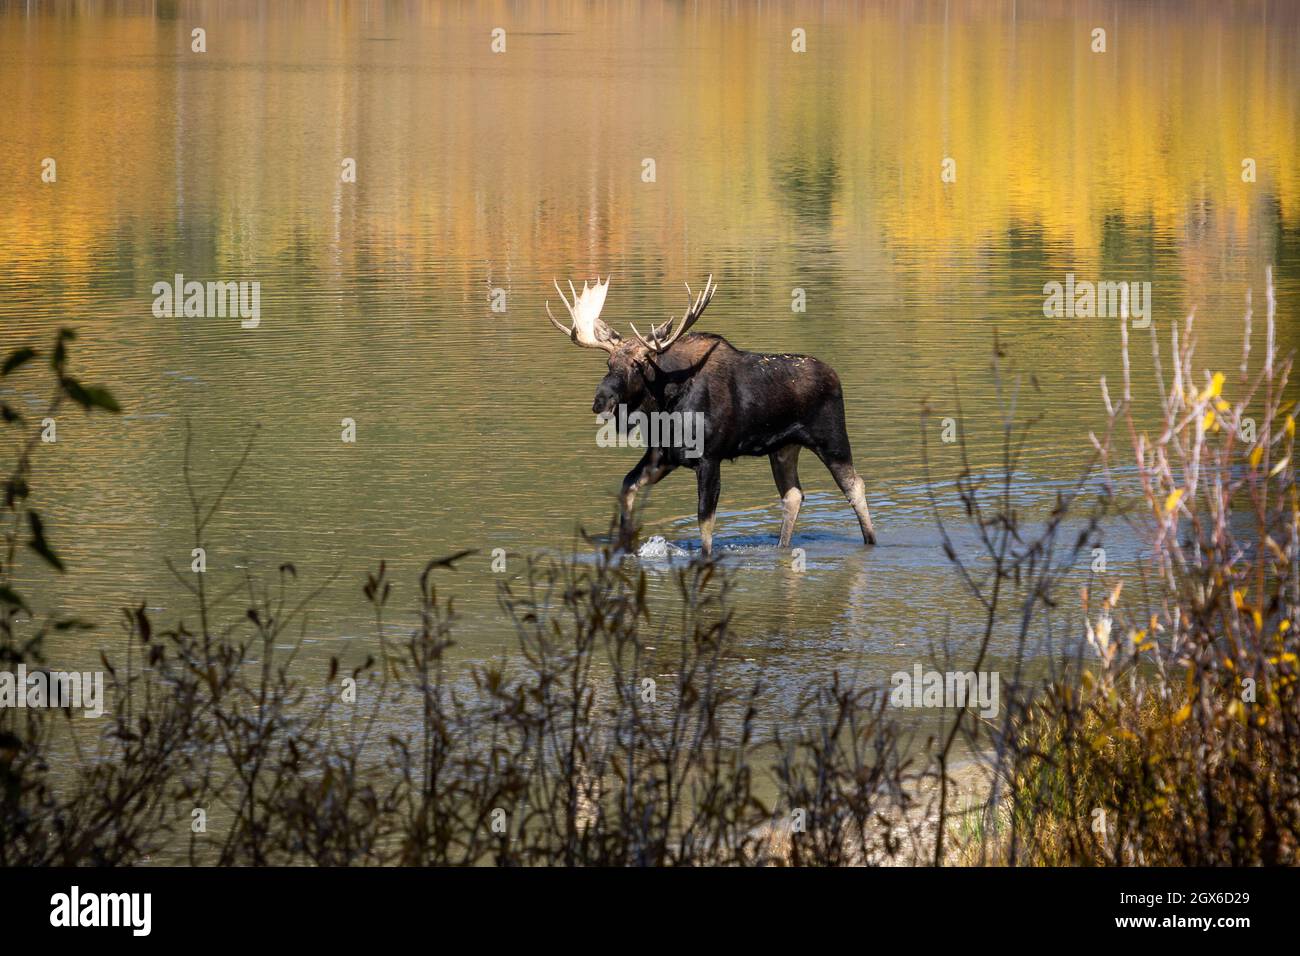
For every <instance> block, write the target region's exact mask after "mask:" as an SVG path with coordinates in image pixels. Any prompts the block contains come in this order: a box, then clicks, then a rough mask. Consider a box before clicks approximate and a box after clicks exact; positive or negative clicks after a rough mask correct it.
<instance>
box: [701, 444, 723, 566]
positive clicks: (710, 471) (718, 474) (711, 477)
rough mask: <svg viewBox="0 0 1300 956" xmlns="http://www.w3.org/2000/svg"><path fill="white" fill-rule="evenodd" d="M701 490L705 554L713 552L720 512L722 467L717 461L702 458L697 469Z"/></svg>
mask: <svg viewBox="0 0 1300 956" xmlns="http://www.w3.org/2000/svg"><path fill="white" fill-rule="evenodd" d="M695 477H696V479H697V480H698V484H699V491H700V509H699V518H700V544H701V545H702V547H703V548H704V554H705V556H706V557H707V556H709V555H711V554H712V553H713V519H714V518H715V517H716V516H717V514H718V494H719V492H721V490H722V468H721V464H720V463H719V462H716V461H709V460H708V459H704V460H702V461H701V462H700V463H699V465H697V466H696V469H695Z"/></svg>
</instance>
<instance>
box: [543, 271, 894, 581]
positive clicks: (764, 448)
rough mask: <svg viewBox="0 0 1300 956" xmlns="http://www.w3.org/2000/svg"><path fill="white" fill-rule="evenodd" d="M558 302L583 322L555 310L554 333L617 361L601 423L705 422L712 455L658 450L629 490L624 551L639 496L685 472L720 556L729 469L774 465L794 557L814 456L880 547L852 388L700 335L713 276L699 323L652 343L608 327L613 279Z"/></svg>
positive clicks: (709, 543) (808, 360)
mask: <svg viewBox="0 0 1300 956" xmlns="http://www.w3.org/2000/svg"><path fill="white" fill-rule="evenodd" d="M555 291H556V292H558V293H559V295H560V299H561V300H562V301H563V302H564V307H565V308H566V309H568V311H569V317H570V319H571V320H572V321H571V322H570V324H569V326H568V327H567V328H566V327H565V326H564V325H563V324H562V323H561V322H560V321H559V320H558V319H556V318H555V315H554V314H552V312H551V305H550V303H549V302H547V304H546V314H547V315H548V316H550V319H551V323H552V324H553V325H554V326H555V327H556V328H557V329H559V330H560V331H561V332H563V333H564V334H565V335H566V336H567V337H568V339H569V340H570V341H571V342H573V343H574V344H575V345H580V346H582V347H583V348H589V349H602V350H604V351H605V352H607V353H608V354H609V371H608V373H607V374H606V375H605V377H604V378H603V379H601V382H600V385H599V387H597V389H596V398H595V401H593V402H592V405H591V409H592V411H593V412H595V413H596V414H597V415H602V416H603V415H612V414H614V412H615V410H616V409H617V408H618V406H619V405H620V404H621V405H624V406H625V407H626V408H627V409H629V410H634V411H640V412H643V413H646V414H651V413H669V414H671V413H681V415H682V417H683V418H685V417H686V416H700V417H699V419H698V420H701V421H703V423H704V438H703V446H702V448H701V449H696V450H695V452H696V453H695V454H694V455H692V454H689V453H688V452H687V450H686V449H684V448H682V447H678V446H673V445H671V444H670V445H667V446H664V445H659V446H652V447H647V449H646V452H645V454H644V455H642V457H641V460H640V461H639V462H637V465H636V467H635V468H633V469H632V470H631V471H630V472H628V474H627V477H626V478H624V479H623V490H622V495H621V497H620V499H619V505H620V507H619V541H618V545H619V547H622V548H630V547H631V545H632V538H633V535H634V533H635V529H634V524H633V520H632V515H633V506H634V505H635V503H636V495H637V492H638V491H640V490H641V489H642V488H645V487H647V486H649V485H653V484H656V483H657V482H659V481H660V480H662V479H663V478H664V477H665V476H666V475H668V474H669V473H670V472H672V471H673V470H674V469H675V468H678V467H681V466H685V467H687V468H691V469H694V471H695V475H696V479H697V483H698V486H699V509H698V515H699V519H700V539H701V542H702V545H703V549H704V553H705V554H706V555H709V554H711V553H712V550H713V521H714V517H715V515H716V513H717V509H718V493H719V491H720V489H721V466H722V461H723V460H724V459H727V460H731V459H735V458H738V457H740V456H741V455H755V456H756V455H767V456H768V459H769V460H770V461H771V463H772V477H773V478H775V479H776V489H777V492H778V493H779V494H780V496H781V504H782V511H783V514H784V520H783V521H782V523H781V542H780V547H782V548H784V547H787V546H788V545H789V544H790V535H791V534H792V533H793V531H794V522H795V519H796V518H797V517H798V516H799V507H800V505H802V504H803V497H804V496H803V490H802V489H801V488H800V485H799V473H798V470H797V465H798V461H799V451H800V449H803V448H809V449H811V450H812V452H813V454H815V455H816V456H817V457H818V458H820V459H821V461H822V464H824V465H825V466H826V467H827V469H829V470H830V473H831V476H832V477H833V478H834V479H835V483H836V484H837V485H839V487H840V490H841V491H842V492H844V495H845V497H847V498H848V500H849V503H850V504H851V505H852V506H853V510H854V512H855V513H856V514H857V517H858V524H859V526H860V527H861V528H862V539H863V541H864V542H865V543H866V544H871V545H874V544H875V543H876V535H875V531H874V529H873V528H872V525H871V514H870V512H869V511H868V510H867V498H866V491H865V486H864V485H863V482H862V478H861V477H860V476H859V475H858V473H857V471H855V470H854V468H853V453H852V451H851V450H850V449H849V437H848V433H847V431H846V430H845V426H844V395H843V393H842V391H841V390H840V379H839V376H838V375H836V374H835V370H834V369H832V368H831V367H830V366H829V365H827V364H825V363H824V362H820V361H818V360H817V359H815V358H812V357H811V356H807V355H788V354H780V355H769V354H764V353H761V352H746V351H743V350H741V349H738V348H736V347H735V346H733V345H732V344H731V343H730V342H728V341H727V340H726V339H724V338H723V337H722V336H720V335H713V334H711V333H701V332H691V333H690V334H689V335H688V334H687V333H688V332H690V329H691V327H692V326H693V325H695V323H696V322H697V321H698V320H699V318H700V316H701V315H703V314H704V310H705V309H706V308H708V305H709V303H710V302H711V301H712V300H713V294H714V292H716V291H717V286H716V285H714V283H713V276H709V279H708V281H707V282H706V283H705V286H704V291H702V292H700V293H699V294H698V295H696V296H694V297H692V295H691V287H690V284H689V283H688V284H686V296H687V311H686V313H685V315H683V316H682V318H681V321H680V322H677V321H676V320H675V319H674V318H669V319H668V321H666V322H664V323H663V324H662V325H654V324H651V326H650V331H649V335H648V336H643V335H642V334H641V333H640V332H639V331H637V328H636V326H635V325H633V326H632V334H633V336H635V338H634V339H624V338H622V337H621V336H620V335H619V334H618V333H617V332H616V331H614V329H612V328H610V326H609V325H607V324H606V323H605V322H604V321H603V320H602V319H601V317H600V312H601V309H602V308H603V307H604V305H605V296H606V293H607V292H608V291H609V279H608V278H607V279H606V280H605V281H604V282H601V281H600V279H599V277H597V279H596V283H595V286H594V287H591V288H589V287H588V286H587V283H586V282H583V284H582V291H581V292H579V291H577V290H575V289H574V287H573V283H572V282H570V283H569V292H570V294H571V295H572V297H573V301H572V302H570V301H569V300H568V299H566V298H565V296H564V292H563V291H562V290H561V289H560V284H559V283H558V282H556V283H555ZM674 323H675V326H674Z"/></svg>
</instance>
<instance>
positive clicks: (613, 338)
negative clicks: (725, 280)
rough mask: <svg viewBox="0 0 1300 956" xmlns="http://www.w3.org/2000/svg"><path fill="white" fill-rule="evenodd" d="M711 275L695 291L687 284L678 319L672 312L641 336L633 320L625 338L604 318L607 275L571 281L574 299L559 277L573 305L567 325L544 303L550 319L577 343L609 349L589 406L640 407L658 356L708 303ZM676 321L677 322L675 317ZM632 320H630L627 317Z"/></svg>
mask: <svg viewBox="0 0 1300 956" xmlns="http://www.w3.org/2000/svg"><path fill="white" fill-rule="evenodd" d="M717 288H718V287H717V286H715V285H714V284H713V276H709V278H708V280H707V281H706V282H705V284H704V291H703V292H701V293H699V294H698V295H694V296H693V295H692V293H691V287H690V284H689V283H688V284H687V285H686V298H687V301H686V305H687V308H686V313H685V314H684V315H683V316H682V319H681V321H680V322H677V320H676V319H674V318H670V319H669V320H668V321H667V322H665V323H663V324H662V325H651V326H650V335H649V337H646V336H643V335H642V334H641V333H640V332H638V331H637V328H636V326H635V325H632V326H631V328H632V335H633V336H634V338H632V339H625V338H623V337H622V336H620V335H619V334H618V333H617V332H616V331H614V329H612V328H611V327H610V326H609V325H607V324H606V323H605V321H604V320H603V319H601V317H600V311H601V309H602V308H604V306H605V295H606V293H608V292H609V279H608V278H607V279H606V280H605V281H604V282H601V281H600V278H599V277H597V278H596V282H595V285H592V286H588V285H587V283H586V282H583V283H582V291H581V292H579V291H578V290H576V289H574V287H573V283H572V282H570V283H569V293H570V295H572V296H573V301H572V302H570V301H569V300H568V299H566V298H565V297H564V291H563V290H562V289H561V288H560V283H559V282H555V291H556V292H558V293H559V295H560V301H562V302H563V303H564V307H565V308H566V309H568V311H569V317H570V320H571V321H570V324H569V327H568V328H565V327H564V325H563V323H561V322H560V320H559V319H557V318H556V317H555V315H554V313H552V312H551V304H550V302H547V303H546V314H547V315H548V316H550V319H551V324H552V325H554V326H555V327H556V328H557V329H559V330H560V331H561V332H563V333H564V334H565V335H566V336H568V337H569V340H570V341H572V342H573V343H574V344H575V345H580V346H582V347H583V348H588V349H603V350H604V351H605V352H607V353H608V354H609V371H608V373H607V374H606V375H605V377H604V378H603V379H601V381H600V385H599V386H598V387H597V388H596V398H595V400H594V401H593V402H592V403H591V410H592V411H593V412H595V413H596V414H597V415H601V414H605V413H608V412H612V411H613V410H614V409H616V408H617V407H618V406H619V405H626V406H627V407H628V408H637V407H639V406H640V405H641V403H642V401H643V400H644V399H645V397H646V394H647V391H648V389H649V386H650V383H651V382H653V381H654V380H655V378H656V375H657V374H658V372H659V368H658V366H657V364H656V359H657V358H658V356H660V355H662V354H663V353H664V352H667V351H668V350H669V349H670V348H672V346H673V343H674V342H676V341H677V340H678V339H680V338H681V337H682V336H683V335H685V334H686V332H687V330H688V329H690V327H691V326H692V325H694V324H695V322H696V320H698V319H699V317H700V316H701V315H702V314H703V313H704V310H705V309H706V308H708V305H709V302H710V300H712V298H713V293H714V292H716V291H717ZM675 322H677V324H676V327H674V323H675ZM629 325H631V323H629Z"/></svg>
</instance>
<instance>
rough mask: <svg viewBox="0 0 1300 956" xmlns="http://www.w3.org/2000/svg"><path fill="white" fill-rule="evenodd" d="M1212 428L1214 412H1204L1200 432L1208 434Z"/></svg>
mask: <svg viewBox="0 0 1300 956" xmlns="http://www.w3.org/2000/svg"><path fill="white" fill-rule="evenodd" d="M1213 427H1214V410H1213V409H1211V410H1210V411H1208V412H1206V413H1205V417H1204V418H1202V419H1201V431H1204V432H1208V431H1209V430H1210V429H1211V428H1213Z"/></svg>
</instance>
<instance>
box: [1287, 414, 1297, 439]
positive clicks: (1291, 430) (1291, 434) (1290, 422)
mask: <svg viewBox="0 0 1300 956" xmlns="http://www.w3.org/2000/svg"><path fill="white" fill-rule="evenodd" d="M1286 437H1287V438H1295V416H1294V415H1288V416H1287V417H1286Z"/></svg>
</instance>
